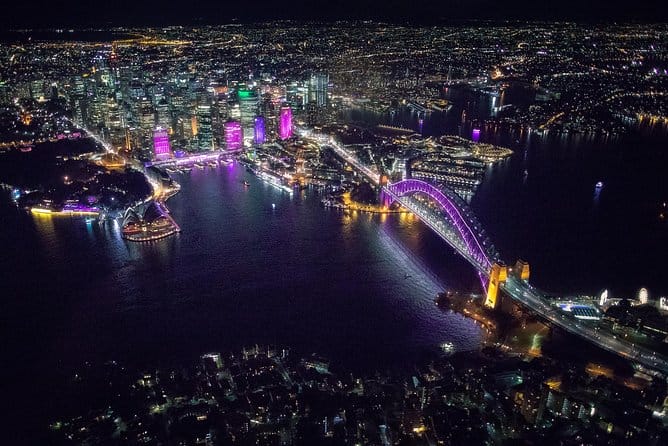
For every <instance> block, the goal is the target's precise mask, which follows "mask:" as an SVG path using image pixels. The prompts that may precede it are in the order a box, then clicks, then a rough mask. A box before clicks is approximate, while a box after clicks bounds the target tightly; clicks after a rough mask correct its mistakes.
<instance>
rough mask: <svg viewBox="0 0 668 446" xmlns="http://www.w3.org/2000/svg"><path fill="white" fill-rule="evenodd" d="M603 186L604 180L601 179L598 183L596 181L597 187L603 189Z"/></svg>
mask: <svg viewBox="0 0 668 446" xmlns="http://www.w3.org/2000/svg"><path fill="white" fill-rule="evenodd" d="M603 186H604V184H603V181H599V182H598V183H596V189H603Z"/></svg>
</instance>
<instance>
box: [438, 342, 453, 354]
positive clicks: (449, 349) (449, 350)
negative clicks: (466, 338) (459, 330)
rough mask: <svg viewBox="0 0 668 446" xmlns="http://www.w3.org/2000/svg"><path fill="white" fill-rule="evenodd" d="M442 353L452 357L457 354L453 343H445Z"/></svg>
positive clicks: (442, 345)
mask: <svg viewBox="0 0 668 446" xmlns="http://www.w3.org/2000/svg"><path fill="white" fill-rule="evenodd" d="M440 347H441V351H443V353H445V354H446V355H451V354H453V353H454V352H455V344H453V343H452V342H444V343H442V344H441V345H440Z"/></svg>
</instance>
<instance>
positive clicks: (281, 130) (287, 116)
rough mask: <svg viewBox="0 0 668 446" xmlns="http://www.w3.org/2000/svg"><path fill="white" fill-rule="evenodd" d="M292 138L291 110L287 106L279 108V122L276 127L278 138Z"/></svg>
mask: <svg viewBox="0 0 668 446" xmlns="http://www.w3.org/2000/svg"><path fill="white" fill-rule="evenodd" d="M291 136H292V109H291V108H290V106H289V105H284V106H282V107H281V121H280V123H279V125H278V137H279V138H281V139H288V138H290V137H291Z"/></svg>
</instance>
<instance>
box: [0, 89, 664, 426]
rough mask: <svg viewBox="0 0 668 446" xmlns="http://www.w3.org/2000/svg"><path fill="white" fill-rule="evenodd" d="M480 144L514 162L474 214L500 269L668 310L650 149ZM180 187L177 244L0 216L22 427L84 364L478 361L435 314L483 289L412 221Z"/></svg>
mask: <svg viewBox="0 0 668 446" xmlns="http://www.w3.org/2000/svg"><path fill="white" fill-rule="evenodd" d="M465 104H466V103H465ZM470 107H472V108H470V109H469V110H474V109H475V107H478V108H479V109H480V110H485V107H489V104H482V105H481V104H479V103H475V102H472V103H471V104H470ZM461 111H462V109H461V107H459V108H456V107H455V108H453V110H452V111H450V112H448V113H444V114H441V113H433V114H432V115H431V116H430V117H428V118H427V119H426V120H425V122H424V129H432V130H433V132H434V134H438V133H455V134H461V135H464V136H468V132H470V127H471V123H470V122H468V121H462V120H461ZM471 115H475V114H474V113H473V112H471V111H469V116H471ZM387 118H389V116H388V117H387ZM413 118H414V117H412V116H411V115H406V116H405V117H404V118H403V119H405V121H402V122H396V121H394V122H392V121H389V120H386V121H384V119H386V118H385V117H383V116H380V117H379V116H374V117H373V119H378V120H379V121H380V122H386V123H390V124H393V125H403V126H410V125H417V119H416V118H415V119H416V120H415V122H413V121H412V119H413ZM439 129H440V130H439ZM437 130H438V131H437ZM481 138H482V140H485V141H491V142H495V143H498V144H501V145H506V146H509V147H511V148H513V149H514V150H515V154H514V155H513V156H512V157H511V158H510V159H509V160H507V161H505V162H504V163H502V164H500V165H497V166H495V167H491V168H490V169H489V170H488V171H487V172H486V175H485V178H484V180H483V183H482V185H481V186H480V188H479V190H478V192H477V194H476V196H475V197H474V198H473V200H472V203H471V205H472V207H473V209H474V211H475V212H476V214H477V215H478V217H479V219H480V221H481V222H482V224H483V225H484V226H485V228H486V230H487V232H488V234H489V235H490V236H491V238H492V239H493V240H494V242H495V244H496V246H497V248H498V250H499V251H500V253H501V255H502V257H503V258H504V259H506V260H507V261H510V262H512V261H514V260H515V259H517V258H519V257H521V258H524V259H526V260H528V261H529V262H530V264H531V266H532V282H533V283H534V284H535V285H536V286H539V287H541V288H543V289H546V290H548V291H551V292H554V293H555V294H562V295H563V294H568V293H590V294H591V293H596V292H598V291H599V290H601V289H602V288H604V287H607V288H610V290H611V294H612V295H613V296H620V295H631V294H632V293H634V292H635V291H636V290H637V289H638V288H640V287H641V286H644V287H647V288H648V289H649V290H650V294H651V296H657V295H665V294H666V293H668V288H667V287H666V285H665V283H664V282H665V269H666V266H667V264H668V262H666V260H665V253H666V252H668V250H667V248H668V226H667V225H666V222H665V220H662V219H661V218H660V217H659V215H660V212H661V206H662V203H663V202H664V201H668V183H667V182H665V181H664V178H665V166H667V165H668V152H666V151H665V150H663V147H662V146H661V144H660V141H661V138H658V137H656V135H653V134H643V133H642V132H634V133H633V134H632V135H627V136H623V137H620V138H618V139H617V140H609V139H608V140H605V139H600V138H585V137H576V136H570V137H568V136H566V137H564V136H558V135H548V136H546V137H537V136H536V135H529V133H527V132H524V131H522V130H521V129H512V128H510V129H509V128H492V127H482V132H481ZM174 177H175V180H176V181H178V182H179V183H180V184H181V186H182V188H181V192H180V193H179V194H177V195H176V196H175V197H173V198H171V199H170V200H169V202H168V207H169V208H170V210H171V212H172V216H173V217H174V219H175V220H176V221H177V222H178V223H179V225H180V226H181V230H182V231H181V233H180V234H178V235H176V236H174V237H170V238H167V239H164V240H161V241H156V242H154V243H141V244H133V243H129V242H126V241H124V240H122V238H121V235H120V227H118V226H116V225H114V224H106V225H103V226H99V225H98V224H97V223H95V222H87V221H86V220H85V219H83V218H68V217H63V218H60V217H48V216H32V215H30V214H27V213H25V212H23V211H21V210H18V209H16V208H15V207H14V206H13V204H12V203H11V202H10V201H9V199H8V197H6V196H5V195H4V194H3V196H2V199H0V220H1V224H2V228H3V230H2V231H0V247H1V248H2V252H3V255H2V256H0V279H1V283H2V289H3V293H2V298H1V302H2V304H1V305H2V312H1V314H2V316H3V323H2V331H3V334H2V335H3V340H4V346H5V352H4V353H5V358H6V361H5V363H6V366H5V367H4V368H3V374H6V375H8V376H7V378H6V379H4V380H2V382H3V383H11V387H12V391H17V392H19V393H20V394H21V397H22V398H25V400H24V401H25V405H26V406H29V407H26V409H27V410H28V409H29V410H31V411H33V412H32V415H33V416H37V417H39V415H40V411H41V415H43V416H46V415H47V414H48V411H49V409H48V404H49V403H48V402H49V401H50V400H49V398H51V401H52V400H53V398H54V396H53V394H52V393H50V392H51V391H52V390H53V389H51V388H50V384H49V383H51V382H52V379H53V377H54V375H58V374H62V375H68V374H70V373H73V372H74V371H75V370H76V368H77V367H80V366H81V364H82V363H84V362H86V361H106V360H110V359H114V360H117V361H119V362H121V363H126V364H130V365H139V366H149V367H150V366H153V365H156V366H157V365H161V364H165V363H180V362H184V361H188V362H191V361H192V360H193V359H194V358H196V357H197V356H198V355H199V354H201V353H202V352H205V351H209V350H218V351H238V350H239V349H240V348H241V347H243V346H248V345H253V344H255V343H258V344H274V345H278V346H289V347H291V348H294V349H297V350H298V351H300V352H304V353H310V352H318V353H320V354H322V355H324V356H326V357H329V358H331V359H332V360H333V361H334V362H336V363H338V364H341V365H344V366H346V367H349V368H351V369H353V370H358V371H370V370H375V369H383V368H391V367H402V368H406V367H411V365H412V364H413V363H414V361H415V360H416V359H417V358H418V357H420V355H422V354H423V353H424V352H426V351H433V350H434V349H437V348H438V346H439V345H440V344H442V343H444V342H452V343H453V344H454V346H455V348H456V349H458V350H466V349H475V348H477V347H478V346H479V344H480V339H481V332H480V329H479V327H478V326H477V325H475V324H474V323H473V322H472V321H470V320H467V319H465V318H463V317H461V316H459V315H457V314H453V313H445V312H443V311H441V310H439V309H437V308H436V306H435V305H434V302H433V299H434V297H435V295H436V294H437V293H438V292H439V291H442V290H443V289H444V288H446V287H451V288H456V289H463V290H471V291H479V290H478V289H477V288H476V287H477V286H479V285H478V282H477V277H476V276H475V275H474V274H473V272H472V271H471V268H470V267H469V266H468V265H467V264H465V262H464V261H463V260H461V259H460V258H458V257H457V256H456V255H454V254H453V251H452V249H450V248H448V247H447V246H446V245H445V244H444V242H442V241H441V240H440V239H438V237H437V236H435V235H434V234H432V233H431V231H429V229H428V228H426V227H425V226H424V225H422V224H421V223H420V222H419V221H417V220H416V219H415V218H414V217H411V216H409V215H405V214H398V215H385V216H381V215H370V214H362V213H354V212H352V213H345V212H342V211H340V210H336V209H327V208H324V207H323V206H321V204H320V197H319V196H318V195H317V193H316V191H314V190H310V189H306V190H305V191H303V192H302V193H301V194H294V195H293V196H292V197H291V196H289V195H288V194H285V193H283V192H281V191H280V190H278V189H276V188H275V187H272V186H271V185H268V184H265V183H263V182H261V181H260V180H259V179H257V178H256V177H254V176H253V175H250V174H249V173H247V172H246V171H245V169H243V168H242V167H241V166H240V165H238V164H232V165H230V166H221V167H218V168H216V169H213V168H210V167H207V168H205V169H193V170H192V171H191V172H189V173H184V174H175V176H174ZM244 181H247V182H248V184H249V187H246V186H245V185H244ZM598 181H602V182H603V183H604V186H603V188H601V189H599V190H597V188H596V183H597V182H598ZM35 399H40V400H43V401H44V403H43V404H47V406H44V407H41V408H39V409H35V407H34V406H33V405H32V403H31V401H35Z"/></svg>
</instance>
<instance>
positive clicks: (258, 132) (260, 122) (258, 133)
mask: <svg viewBox="0 0 668 446" xmlns="http://www.w3.org/2000/svg"><path fill="white" fill-rule="evenodd" d="M254 130H255V139H254V142H255V144H264V143H265V141H266V134H265V126H264V117H262V116H256V117H255V128H254Z"/></svg>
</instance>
